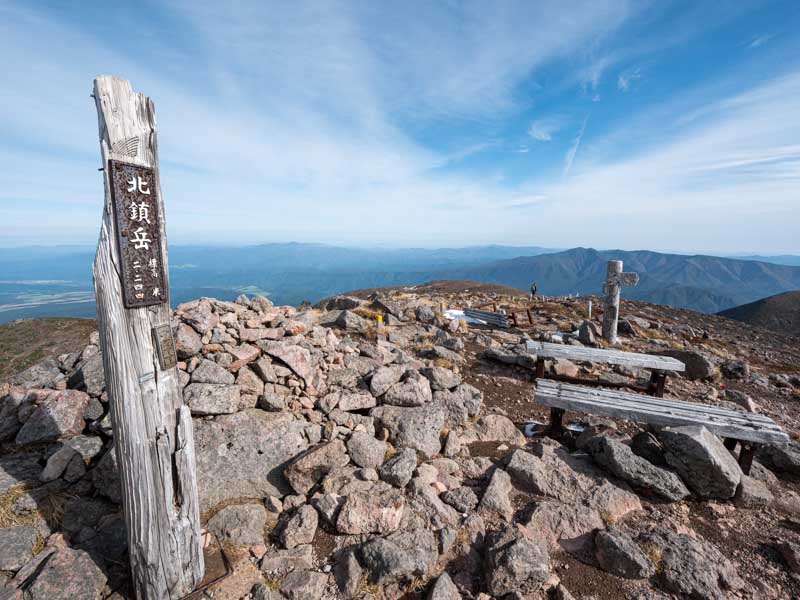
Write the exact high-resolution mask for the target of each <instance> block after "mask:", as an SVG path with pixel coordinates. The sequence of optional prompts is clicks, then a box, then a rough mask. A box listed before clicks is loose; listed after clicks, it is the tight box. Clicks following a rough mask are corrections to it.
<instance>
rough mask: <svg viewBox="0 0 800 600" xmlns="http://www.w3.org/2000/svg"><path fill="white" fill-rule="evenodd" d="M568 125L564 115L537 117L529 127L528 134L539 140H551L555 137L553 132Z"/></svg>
mask: <svg viewBox="0 0 800 600" xmlns="http://www.w3.org/2000/svg"><path fill="white" fill-rule="evenodd" d="M564 125H566V119H565V118H564V117H562V116H550V117H545V118H543V119H536V120H535V121H534V122H533V123H531V124H530V126H529V127H528V135H529V136H531V137H532V138H533V139H534V140H536V141H537V142H549V141H551V140H552V139H553V134H554V133H555V132H557V131H558V130H559V129H561V128H562V127H564Z"/></svg>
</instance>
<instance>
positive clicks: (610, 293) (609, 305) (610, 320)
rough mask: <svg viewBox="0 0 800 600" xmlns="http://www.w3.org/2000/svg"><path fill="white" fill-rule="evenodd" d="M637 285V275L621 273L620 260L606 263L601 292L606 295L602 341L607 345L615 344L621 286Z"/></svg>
mask: <svg viewBox="0 0 800 600" xmlns="http://www.w3.org/2000/svg"><path fill="white" fill-rule="evenodd" d="M637 283H639V275H638V274H637V273H623V272H622V261H621V260H610V261H608V268H607V270H606V282H605V284H604V285H603V291H604V292H605V295H606V301H605V310H604V312H603V339H605V340H606V341H607V342H608V343H609V344H616V343H617V342H618V341H619V340H618V338H617V322H618V321H619V293H620V288H621V287H622V286H623V285H636V284H637Z"/></svg>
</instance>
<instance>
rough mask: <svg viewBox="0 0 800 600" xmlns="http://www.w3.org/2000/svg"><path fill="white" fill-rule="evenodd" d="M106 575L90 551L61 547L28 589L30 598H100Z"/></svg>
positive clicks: (26, 595) (28, 598)
mask: <svg viewBox="0 0 800 600" xmlns="http://www.w3.org/2000/svg"><path fill="white" fill-rule="evenodd" d="M105 585H106V575H105V574H104V573H103V571H102V570H101V569H100V567H98V566H97V564H96V563H95V561H94V560H92V558H91V557H90V556H89V554H88V553H87V552H84V551H83V550H73V549H72V548H61V549H59V550H57V551H56V552H55V553H54V554H53V555H52V556H51V557H50V558H49V559H48V560H47V562H45V563H44V566H43V567H42V568H41V570H40V571H39V572H38V574H37V575H36V578H35V579H34V580H33V582H32V583H31V584H30V585H29V586H28V588H27V589H26V590H25V598H26V600H52V599H53V598H100V593H101V592H102V591H103V588H104V587H105Z"/></svg>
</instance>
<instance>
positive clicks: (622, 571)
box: [594, 528, 655, 579]
mask: <svg viewBox="0 0 800 600" xmlns="http://www.w3.org/2000/svg"><path fill="white" fill-rule="evenodd" d="M594 543H595V557H596V558H597V562H598V563H599V565H600V568H601V569H603V570H604V571H607V572H608V573H611V574H612V575H616V576H617V577H624V578H625V579H645V578H647V577H650V576H651V575H652V574H653V573H654V572H655V569H654V568H653V563H651V562H650V559H649V558H647V555H646V554H645V553H644V552H643V551H642V550H641V549H640V548H639V546H637V545H636V542H634V541H633V539H631V537H630V536H629V535H627V534H626V533H624V532H622V531H620V530H619V529H616V528H612V529H608V530H606V531H598V532H597V535H595V537H594Z"/></svg>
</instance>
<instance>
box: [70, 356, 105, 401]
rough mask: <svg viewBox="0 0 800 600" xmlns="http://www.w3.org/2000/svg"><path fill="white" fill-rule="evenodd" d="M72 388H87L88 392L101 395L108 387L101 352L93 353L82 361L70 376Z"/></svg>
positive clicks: (95, 395)
mask: <svg viewBox="0 0 800 600" xmlns="http://www.w3.org/2000/svg"><path fill="white" fill-rule="evenodd" d="M68 385H69V387H70V388H73V389H79V390H85V391H86V393H87V394H89V395H90V396H94V397H99V396H100V395H101V394H102V393H103V391H104V390H105V389H106V378H105V371H104V370H103V356H102V355H101V354H100V352H96V353H95V354H92V355H91V356H89V357H88V358H87V359H85V360H84V361H82V362H81V363H80V365H79V366H78V369H77V370H76V371H75V373H73V374H72V376H71V377H70V378H69V383H68Z"/></svg>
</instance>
